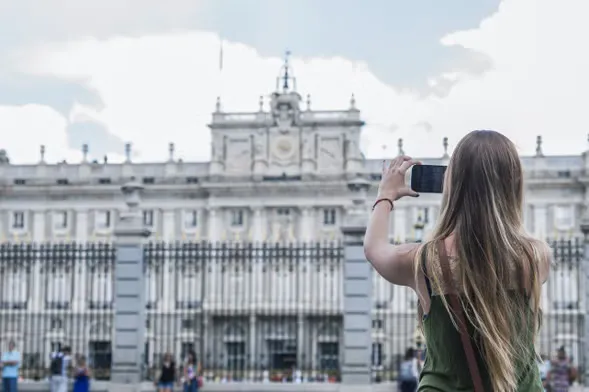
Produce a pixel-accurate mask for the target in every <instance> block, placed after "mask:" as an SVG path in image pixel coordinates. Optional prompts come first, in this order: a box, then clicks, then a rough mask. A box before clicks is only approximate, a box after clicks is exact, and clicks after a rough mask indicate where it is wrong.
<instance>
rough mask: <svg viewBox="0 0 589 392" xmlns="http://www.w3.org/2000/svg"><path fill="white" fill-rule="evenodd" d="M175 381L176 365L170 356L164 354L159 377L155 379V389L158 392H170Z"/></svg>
mask: <svg viewBox="0 0 589 392" xmlns="http://www.w3.org/2000/svg"><path fill="white" fill-rule="evenodd" d="M175 380H176V363H174V359H173V358H172V354H170V353H166V354H165V355H164V359H163V361H162V367H161V369H160V376H159V377H158V379H157V389H158V391H159V392H172V389H173V388H174V381H175Z"/></svg>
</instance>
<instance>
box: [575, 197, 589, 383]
mask: <svg viewBox="0 0 589 392" xmlns="http://www.w3.org/2000/svg"><path fill="white" fill-rule="evenodd" d="M581 231H582V232H583V237H584V240H585V241H584V245H585V246H584V249H583V251H584V253H583V261H582V264H581V272H582V276H581V282H582V283H581V284H580V286H581V287H580V290H581V293H579V294H580V295H582V300H581V304H582V306H583V309H584V314H585V322H584V323H583V328H584V331H583V336H585V339H587V337H588V336H589V322H588V320H587V315H588V314H589V205H585V212H584V214H583V218H582V220H581ZM581 347H582V349H583V352H582V353H581V355H583V361H581V358H579V359H578V360H577V363H585V364H587V363H588V362H587V361H589V344H582V345H581ZM584 372H585V374H583V375H582V376H581V377H583V379H584V380H585V382H586V381H587V380H589V366H585V369H584Z"/></svg>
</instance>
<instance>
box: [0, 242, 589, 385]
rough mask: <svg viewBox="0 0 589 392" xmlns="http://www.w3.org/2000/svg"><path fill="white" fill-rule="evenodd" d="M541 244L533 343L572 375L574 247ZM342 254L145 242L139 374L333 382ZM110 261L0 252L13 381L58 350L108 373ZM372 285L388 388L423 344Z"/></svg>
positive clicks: (576, 288) (395, 298)
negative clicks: (561, 360) (182, 372)
mask: <svg viewBox="0 0 589 392" xmlns="http://www.w3.org/2000/svg"><path fill="white" fill-rule="evenodd" d="M550 243H551V245H552V247H553V249H554V262H555V263H554V268H553V271H552V275H551V279H550V280H549V282H548V283H547V284H546V285H544V288H543V290H544V291H543V304H544V326H543V329H542V331H541V334H540V337H539V340H538V346H539V349H540V352H541V353H543V354H546V355H549V354H551V353H552V352H554V350H555V349H556V348H557V347H560V346H562V345H564V346H565V347H566V348H567V351H568V352H569V353H570V354H571V356H572V357H573V360H574V361H575V362H576V364H577V366H579V370H582V369H583V368H584V366H585V364H584V363H583V361H582V358H583V355H582V353H583V352H584V347H583V344H584V343H583V342H584V339H583V338H584V337H583V335H582V331H583V323H584V322H585V316H584V314H583V310H582V309H583V305H582V303H581V298H583V296H582V293H581V290H582V288H583V284H582V283H583V282H582V274H581V272H582V271H581V263H582V260H583V242H582V240H580V239H571V240H557V241H551V242H550ZM343 253H344V252H343V246H342V245H341V244H340V243H314V244H270V243H265V244H230V243H221V244H211V243H206V242H202V243H196V242H180V243H149V244H146V245H145V247H144V259H145V263H144V265H145V271H144V273H145V278H146V279H145V307H146V313H147V325H146V327H147V328H146V336H145V358H144V365H145V377H146V378H147V379H153V377H154V374H155V371H156V369H157V368H158V366H159V364H160V362H161V357H162V356H163V354H164V353H166V352H169V353H171V354H172V355H173V356H174V357H175V358H176V360H177V361H178V363H181V362H182V359H183V358H184V356H185V355H186V353H187V352H189V351H193V352H195V353H196V355H197V357H198V359H199V360H200V362H201V364H202V367H203V375H204V376H205V377H206V378H207V379H209V380H223V379H226V380H233V381H239V380H265V379H268V380H280V381H282V380H283V379H287V380H289V379H290V380H292V379H293V378H294V379H297V378H301V379H302V380H308V381H311V380H317V381H337V380H339V378H340V366H341V362H342V353H343V344H342V343H341V342H342V341H343V289H342V288H343ZM114 263H115V250H114V247H113V246H112V245H110V244H98V243H96V244H92V243H90V244H76V243H68V244H11V243H5V244H0V343H1V344H2V347H0V350H5V349H6V345H7V343H8V341H10V340H14V341H15V342H16V344H17V348H18V350H19V351H20V352H21V353H22V357H23V363H22V372H21V373H22V376H23V378H25V379H40V378H44V377H45V376H46V375H47V370H46V369H47V368H48V366H49V358H50V353H51V352H52V351H54V350H56V349H58V348H59V347H60V346H63V345H68V346H70V347H71V348H72V351H73V352H74V353H76V354H82V355H85V356H86V357H87V358H88V362H89V364H90V366H91V367H92V368H93V373H94V376H95V377H96V378H98V379H109V378H110V365H111V352H112V347H111V342H112V334H113V301H114V294H113V286H114V274H113V272H114ZM373 282H374V287H373V312H372V313H373V322H372V368H373V378H374V380H375V381H376V382H379V381H382V382H386V381H390V380H394V379H395V378H396V375H397V369H398V368H399V364H400V360H401V357H402V354H403V353H404V351H405V349H406V348H407V347H408V346H414V345H416V344H418V343H419V338H418V335H417V334H416V327H417V316H416V310H417V301H416V297H415V295H414V294H413V293H411V292H410V290H409V289H405V288H402V287H394V286H392V285H390V284H389V283H387V282H385V281H384V280H383V279H382V278H381V277H380V276H378V275H377V274H376V273H374V278H373ZM579 373H580V374H582V371H580V372H579Z"/></svg>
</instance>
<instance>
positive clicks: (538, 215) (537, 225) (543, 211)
mask: <svg viewBox="0 0 589 392" xmlns="http://www.w3.org/2000/svg"><path fill="white" fill-rule="evenodd" d="M547 217H548V209H547V208H546V206H545V205H543V204H534V236H536V237H537V238H540V239H546V235H547V233H546V229H547V224H546V223H547V222H546V221H547Z"/></svg>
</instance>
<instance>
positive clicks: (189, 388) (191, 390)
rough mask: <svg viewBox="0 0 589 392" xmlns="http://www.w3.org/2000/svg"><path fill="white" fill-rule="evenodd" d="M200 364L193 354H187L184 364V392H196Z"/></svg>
mask: <svg viewBox="0 0 589 392" xmlns="http://www.w3.org/2000/svg"><path fill="white" fill-rule="evenodd" d="M199 376H200V362H198V360H197V359H196V354H195V353H194V352H190V353H188V357H187V358H186V363H185V364H184V392H197V391H198V387H199Z"/></svg>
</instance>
